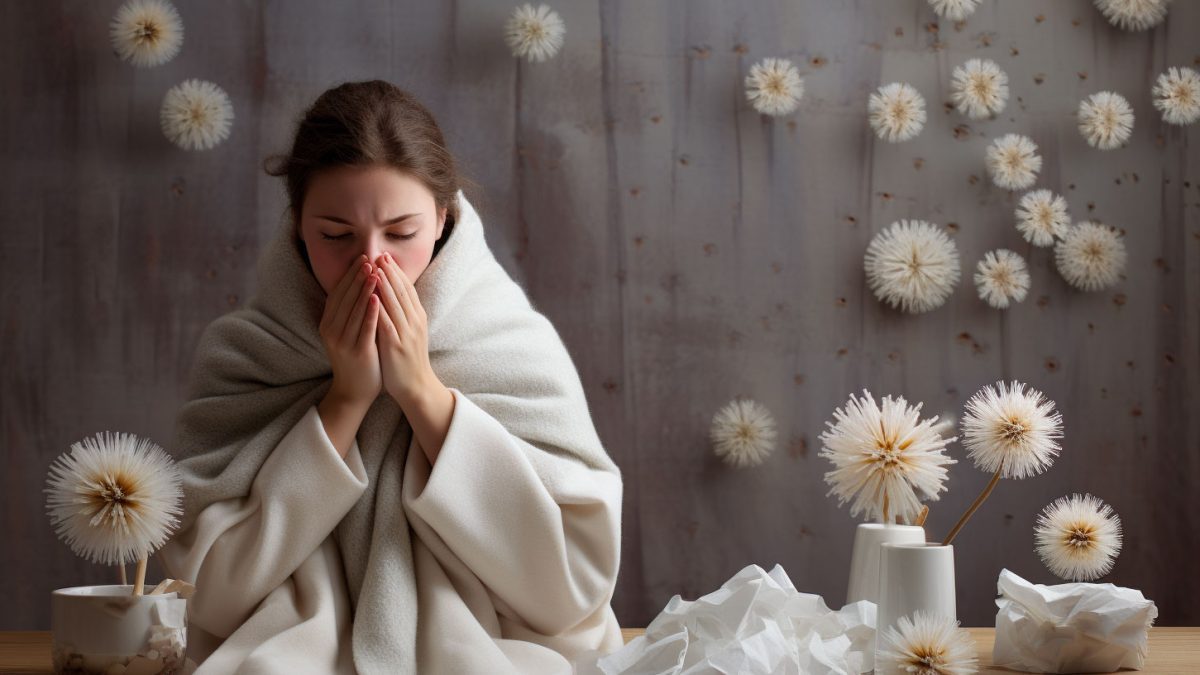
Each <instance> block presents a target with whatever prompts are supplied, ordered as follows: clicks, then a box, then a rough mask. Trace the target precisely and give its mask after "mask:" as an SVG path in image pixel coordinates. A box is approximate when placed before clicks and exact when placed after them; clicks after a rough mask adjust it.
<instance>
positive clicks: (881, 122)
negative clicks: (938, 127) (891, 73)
mask: <svg viewBox="0 0 1200 675" xmlns="http://www.w3.org/2000/svg"><path fill="white" fill-rule="evenodd" d="M867 113H868V115H867V119H868V121H869V122H870V123H871V128H872V129H874V130H875V135H876V136H878V137H879V138H880V139H881V140H884V141H887V142H889V143H900V142H902V141H907V140H910V139H912V138H915V137H916V136H917V134H919V133H921V129H923V128H924V127H925V98H924V97H922V96H921V93H920V92H918V91H917V90H916V89H915V88H914V87H913V86H912V85H911V84H907V83H904V82H893V83H891V84H885V85H884V86H882V87H880V88H879V90H878V91H876V92H875V93H873V94H871V97H870V98H869V99H868V100H867Z"/></svg>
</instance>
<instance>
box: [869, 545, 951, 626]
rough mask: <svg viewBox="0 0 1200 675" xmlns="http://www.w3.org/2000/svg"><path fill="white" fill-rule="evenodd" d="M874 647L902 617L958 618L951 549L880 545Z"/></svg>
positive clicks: (933, 546) (947, 547) (938, 546)
mask: <svg viewBox="0 0 1200 675" xmlns="http://www.w3.org/2000/svg"><path fill="white" fill-rule="evenodd" d="M879 549H880V555H879V608H878V610H879V611H878V613H877V615H876V624H875V625H876V631H875V635H876V645H878V644H879V643H880V642H882V639H881V636H882V635H883V634H884V633H886V632H887V629H888V628H889V627H891V626H894V625H896V622H897V621H898V620H899V619H900V617H902V616H911V615H912V614H913V613H915V612H919V611H920V612H928V613H932V614H937V615H940V616H945V617H949V618H951V619H957V618H958V612H957V609H956V606H955V602H954V547H953V546H944V545H942V544H937V543H925V542H920V543H916V544H881V545H880V547H879Z"/></svg>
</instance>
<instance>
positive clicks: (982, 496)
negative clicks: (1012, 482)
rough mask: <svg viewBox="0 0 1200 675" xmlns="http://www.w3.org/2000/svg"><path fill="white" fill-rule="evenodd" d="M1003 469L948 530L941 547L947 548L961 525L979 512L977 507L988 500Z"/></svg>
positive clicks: (997, 471)
mask: <svg viewBox="0 0 1200 675" xmlns="http://www.w3.org/2000/svg"><path fill="white" fill-rule="evenodd" d="M1003 468H1004V467H1003V466H1002V467H1000V468H999V469H996V474H995V475H994V476H992V479H991V480H990V481H988V484H987V487H985V488H984V489H983V492H981V493H980V494H979V496H978V497H976V498H975V501H974V502H971V507H970V508H969V509H967V512H966V513H964V514H963V515H962V518H959V519H958V522H957V523H955V524H954V527H953V528H952V529H951V530H950V534H948V535H946V538H945V540H943V541H942V546H949V545H950V542H952V541H954V538H955V537H956V536H958V531H959V530H961V529H962V528H963V525H966V524H967V521H968V520H970V519H971V516H972V515H974V514H975V512H976V511H978V510H979V507H980V506H982V505H983V502H984V500H985V499H987V498H988V495H990V494H992V490H993V489H994V488H995V487H996V483H999V482H1000V471H1001V470H1002V469H1003Z"/></svg>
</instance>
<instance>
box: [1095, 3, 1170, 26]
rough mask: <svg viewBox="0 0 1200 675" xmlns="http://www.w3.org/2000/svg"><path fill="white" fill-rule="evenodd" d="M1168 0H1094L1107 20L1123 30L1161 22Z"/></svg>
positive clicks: (1165, 14)
mask: <svg viewBox="0 0 1200 675" xmlns="http://www.w3.org/2000/svg"><path fill="white" fill-rule="evenodd" d="M1168 2H1170V0H1095V3H1096V8H1097V9H1099V10H1100V13H1101V14H1103V15H1104V18H1105V19H1108V22H1109V23H1111V24H1112V25H1114V26H1116V27H1117V28H1121V29H1124V30H1146V29H1147V28H1151V27H1154V26H1157V25H1158V24H1160V23H1162V20H1163V19H1165V18H1166V16H1167V3H1168Z"/></svg>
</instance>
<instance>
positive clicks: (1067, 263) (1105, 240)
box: [1054, 221, 1126, 291]
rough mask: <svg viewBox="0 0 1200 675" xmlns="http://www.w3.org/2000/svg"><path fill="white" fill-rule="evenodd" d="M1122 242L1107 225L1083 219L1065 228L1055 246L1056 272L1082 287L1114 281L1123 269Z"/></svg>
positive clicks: (1094, 287) (1091, 288)
mask: <svg viewBox="0 0 1200 675" xmlns="http://www.w3.org/2000/svg"><path fill="white" fill-rule="evenodd" d="M1125 259H1126V252H1125V242H1124V241H1122V240H1121V235H1120V234H1119V233H1117V231H1116V230H1115V229H1113V228H1111V227H1108V226H1107V225H1101V224H1100V223H1093V222H1088V221H1084V222H1082V223H1079V224H1077V225H1075V226H1073V227H1070V228H1068V229H1067V233H1066V235H1065V236H1063V240H1062V241H1060V242H1058V245H1056V246H1055V247H1054V260H1055V264H1056V265H1057V267H1058V273H1059V274H1061V275H1062V278H1063V279H1066V281H1067V283H1069V284H1071V285H1072V286H1074V287H1076V288H1078V289H1080V290H1084V291H1097V290H1100V289H1102V288H1107V287H1109V286H1112V285H1113V284H1115V283H1117V281H1118V280H1119V279H1120V278H1121V273H1122V272H1124V271H1125Z"/></svg>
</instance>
